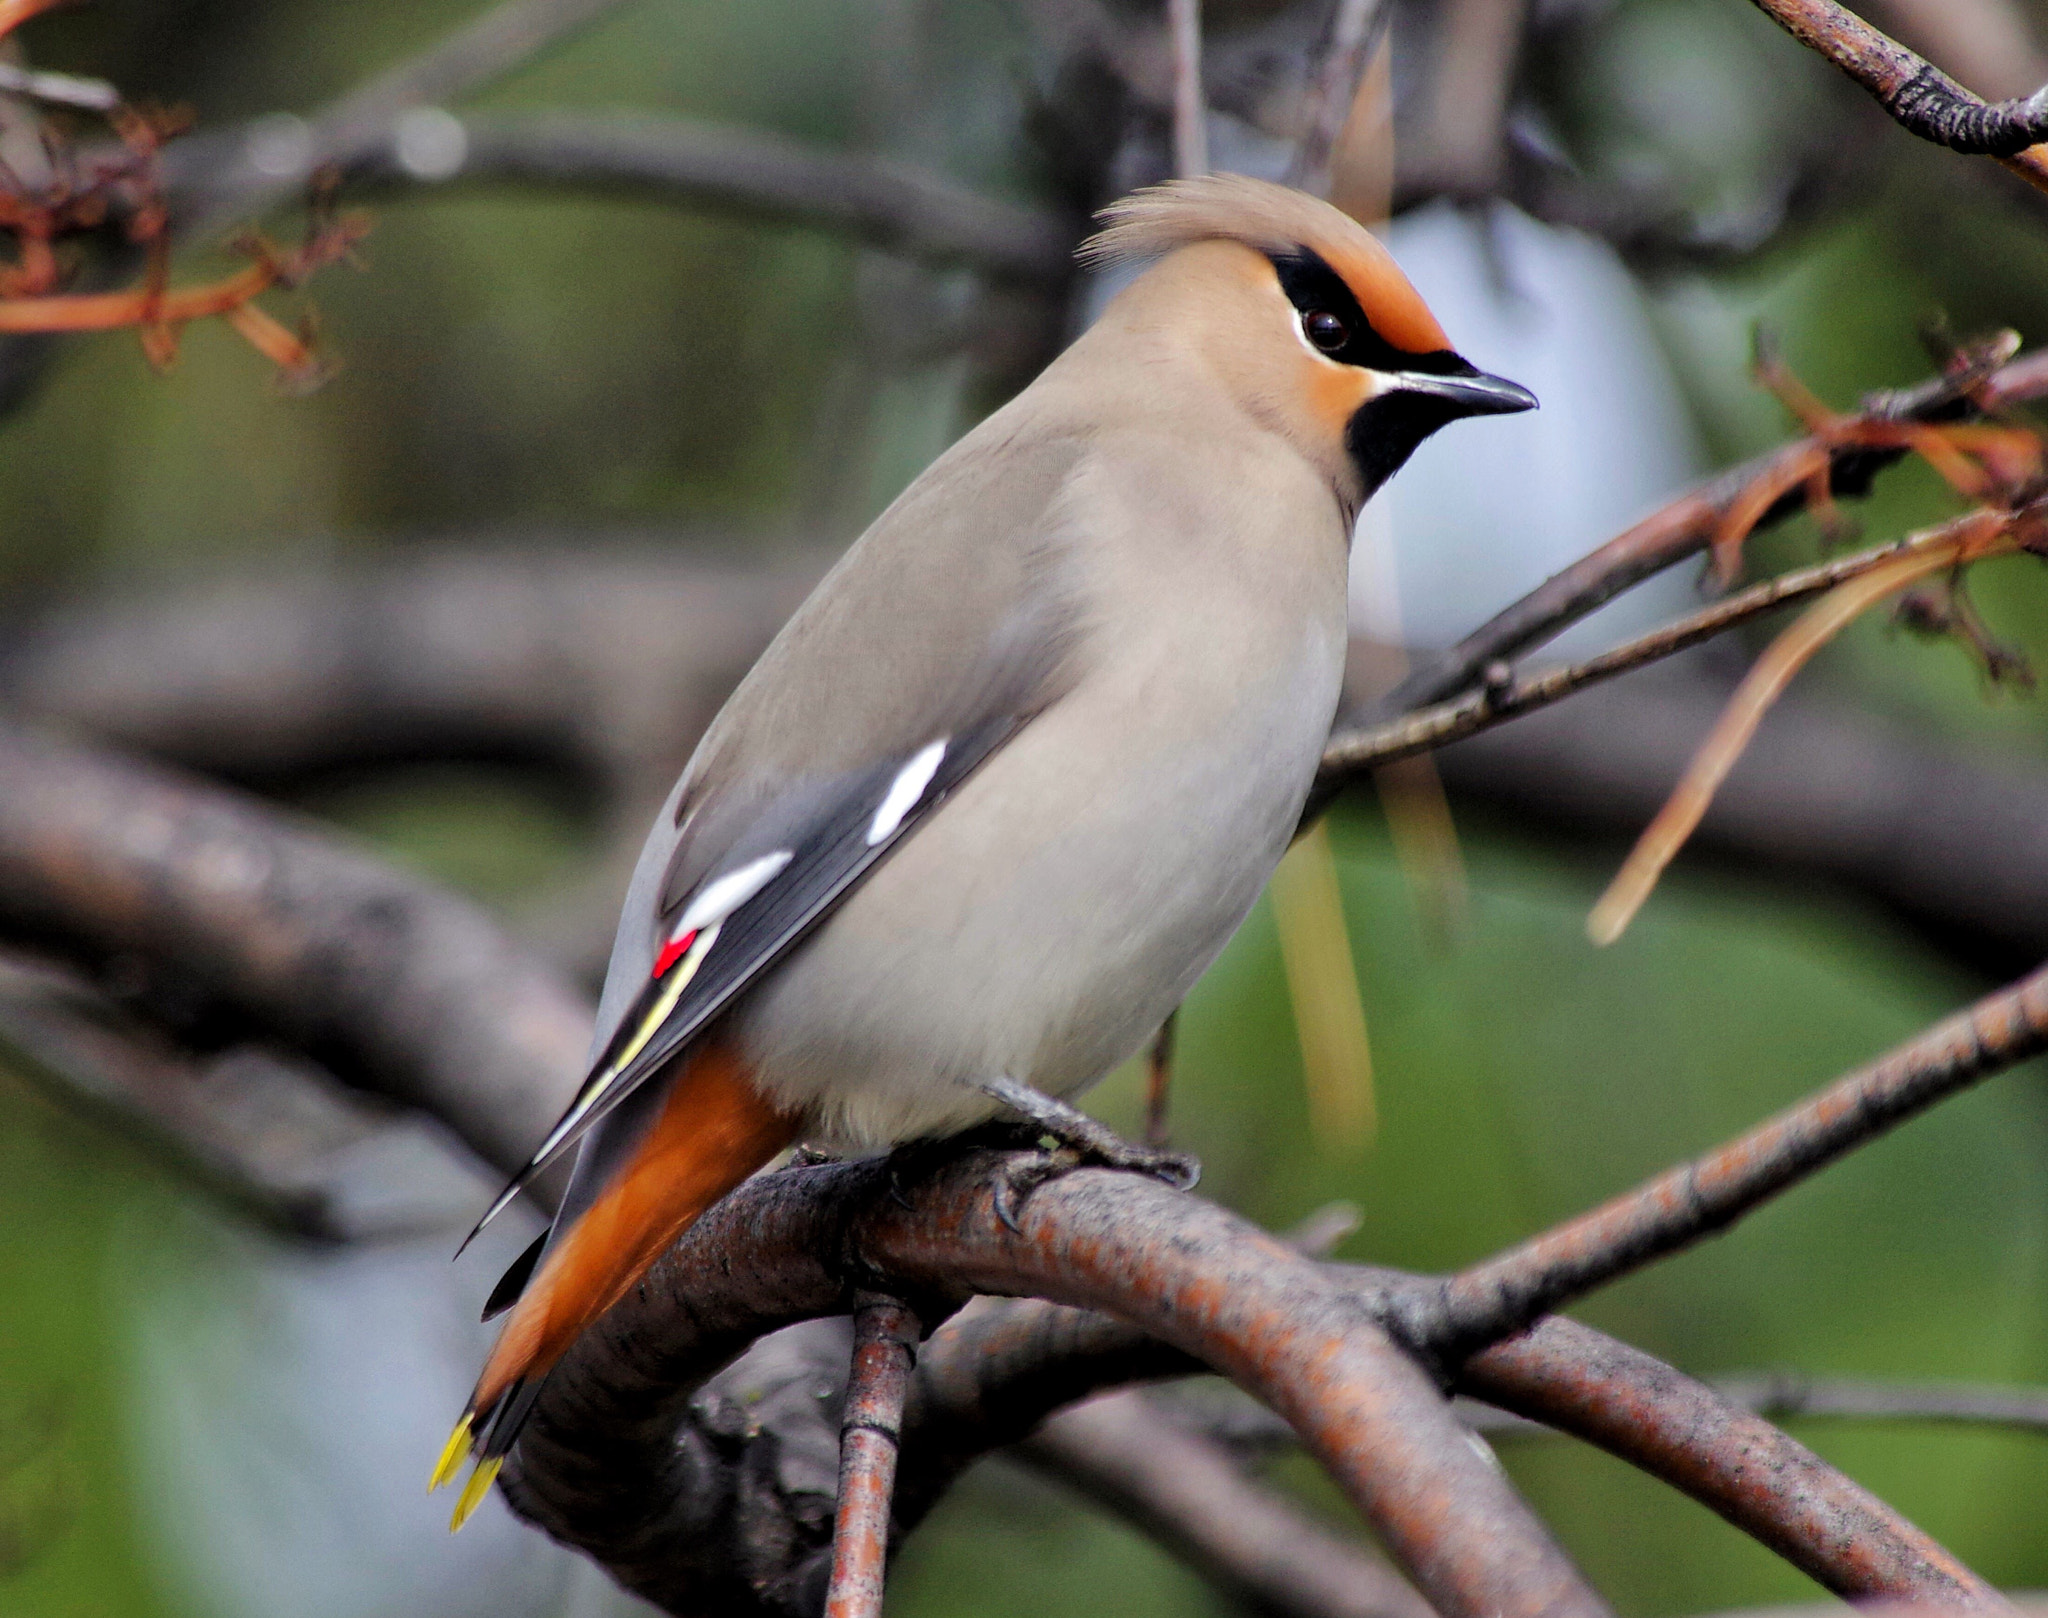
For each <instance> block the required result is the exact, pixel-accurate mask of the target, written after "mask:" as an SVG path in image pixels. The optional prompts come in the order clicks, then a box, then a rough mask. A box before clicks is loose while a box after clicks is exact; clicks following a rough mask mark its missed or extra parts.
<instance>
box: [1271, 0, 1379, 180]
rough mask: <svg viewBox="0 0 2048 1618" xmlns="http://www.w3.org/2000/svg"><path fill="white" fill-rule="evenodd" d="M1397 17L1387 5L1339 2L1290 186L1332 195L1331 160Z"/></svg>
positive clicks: (1349, 0)
mask: <svg viewBox="0 0 2048 1618" xmlns="http://www.w3.org/2000/svg"><path fill="white" fill-rule="evenodd" d="M1392 15H1393V7H1392V6H1391V5H1389V4H1388V3H1387V0H1337V13H1336V15H1335V16H1334V17H1332V18H1331V19H1330V42H1329V44H1328V46H1327V47H1325V49H1324V51H1323V59H1322V61H1321V62H1320V63H1319V64H1318V66H1317V70H1316V75H1315V78H1314V80H1313V81H1312V82H1311V85H1310V89H1309V96H1308V107H1307V115H1306V117H1304V119H1303V120H1302V132H1301V140H1300V142H1299V143H1298V144H1297V145H1296V147H1295V151H1294V163H1293V166H1292V168H1291V170H1290V172H1289V181H1290V183H1291V184H1294V185H1298V186H1300V187H1302V188H1303V189H1304V190H1309V191H1314V192H1316V193H1317V194H1318V195H1321V194H1322V193H1323V192H1324V191H1325V190H1327V189H1328V184H1329V178H1330V175H1329V169H1330V158H1331V154H1332V153H1334V152H1335V151H1336V149H1337V138H1338V137H1339V136H1340V135H1342V134H1343V132H1344V123H1345V120H1346V119H1347V118H1349V117H1350V116H1351V109H1352V105H1353V103H1354V102H1356V100H1357V99H1358V89H1359V84H1360V80H1361V78H1362V76H1363V74H1364V73H1365V70H1366V67H1367V65H1368V64H1369V63H1370V62H1371V60H1372V55H1373V50H1374V48H1375V46H1376V44H1377V42H1378V41H1379V39H1380V38H1381V36H1382V35H1383V34H1384V33H1385V27H1386V23H1387V20H1388V19H1389V18H1390V17H1391V16H1392Z"/></svg>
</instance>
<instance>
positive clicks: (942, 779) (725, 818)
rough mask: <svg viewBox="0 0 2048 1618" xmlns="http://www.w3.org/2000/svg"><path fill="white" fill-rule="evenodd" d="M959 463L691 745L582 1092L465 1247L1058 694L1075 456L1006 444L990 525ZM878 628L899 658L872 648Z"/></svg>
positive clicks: (911, 506)
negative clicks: (1052, 541)
mask: <svg viewBox="0 0 2048 1618" xmlns="http://www.w3.org/2000/svg"><path fill="white" fill-rule="evenodd" d="M987 425H988V424H984V426H987ZM974 447H975V446H974V442H973V437H972V436H970V439H969V440H964V441H963V442H962V444H961V445H959V446H956V449H955V451H954V452H953V453H952V454H950V455H949V456H948V457H947V458H946V460H945V461H942V462H941V463H939V465H937V466H935V467H934V468H933V471H932V473H928V474H927V477H926V479H923V480H920V485H919V486H913V489H912V490H911V491H910V492H909V493H908V494H906V496H905V498H904V501H902V502H899V506H898V507H897V508H892V512H891V513H885V514H884V516H883V517H882V518H881V519H879V520H878V521H877V523H876V525H875V528H874V529H871V530H870V531H869V533H868V534H867V535H866V536H864V538H863V539H862V541H861V544H860V545H859V546H857V547H856V549H855V551H854V553H851V554H850V555H849V556H848V558H847V559H846V562H844V563H842V565H841V568H840V569H839V570H837V572H836V573H835V575H834V577H833V578H831V579H828V580H827V583H826V585H825V586H823V587H821V589H820V591H819V593H818V595H817V596H815V597H814V598H813V601H812V602H811V603H807V604H806V607H805V608H804V609H803V610H802V611H800V612H799V613H798V615H797V617H796V618H795V619H793V620H792V621H791V623H790V625H789V626H787V627H786V628H785V630H784V632H783V634H782V635H781V636H779V637H778V639H777V642H776V644H775V645H774V646H772V647H771V648H770V649H769V651H768V652H767V653H765V654H764V655H763V657H762V659H761V662H760V663H759V664H758V665H757V666H756V668H755V670H754V671H753V673H751V674H750V675H749V676H748V679H747V680H746V681H745V682H743V683H742V685H741V688H740V689H739V691H737V692H736V693H735V694H734V697H733V699H732V701H731V702H730V703H729V704H728V706H727V708H726V710H725V711H724V712H722V713H721V715H720V716H719V719H718V721H716V722H715V723H714V725H713V727H712V730H711V731H710V732H709V733H707V735H706V736H705V738H704V741H703V743H701V744H700V746H699V749H698V753H697V756H696V757H695V758H694V759H693V760H692V761H691V765H690V767H689V769H688V770H686V771H685V772H684V777H683V780H682V781H681V782H680V783H679V784H678V788H677V795H676V797H675V798H674V799H673V800H672V808H671V810H670V811H669V812H668V813H666V814H664V815H663V817H662V819H661V822H660V823H659V824H658V825H657V827H656V831H655V834H654V836H653V837H652V838H650V841H649V845H648V848H647V851H646V852H645V853H644V854H643V855H642V861H641V870H640V871H639V872H638V873H636V876H635V879H634V884H633V889H634V891H633V892H632V893H630V894H629V896H628V900H627V905H626V914H625V916H624V918H623V919H622V922H621V926H620V943H619V946H618V948H617V949H616V950H615V951H614V954H613V960H612V969H611V975H610V977H609V978H608V980H607V982H606V986H605V1001H606V1006H605V1009H604V1011H603V1013H602V1021H601V1024H600V1027H601V1030H602V1031H603V1044H602V1045H601V1046H600V1047H599V1048H598V1050H597V1053H596V1057H595V1060H594V1061H593V1063H592V1067H591V1071H590V1074H589V1076H588V1077H587V1078H586V1079H585V1081H584V1083H583V1086H582V1088H581V1089H580V1090H579V1091H578V1092H577V1095H576V1098H575V1100H574V1101H573V1102H571V1103H570V1105H569V1108H568V1110H567V1111H566V1112H564V1113H563V1115H562V1117H561V1119H560V1121H559V1122H558V1123H557V1124H556V1125H555V1127H554V1128H553V1129H552V1130H550V1131H549V1132H548V1136H547V1138H546V1139H545V1140H544V1141H542V1142H541V1144H540V1146H539V1148H538V1149H537V1150H536V1151H535V1152H534V1154H533V1157H532V1158H531V1159H530V1160H529V1161H528V1163H527V1165H526V1167H525V1168H523V1169H522V1170H521V1171H520V1172H519V1173H518V1174H517V1175H516V1176H515V1177H514V1178H513V1179H512V1181H511V1182H510V1183H509V1184H508V1185H507V1186H506V1187H505V1189H504V1191H503V1192H502V1193H500V1195H499V1197H498V1198H497V1200H496V1201H495V1202H494V1203H493V1204H492V1205H491V1207H490V1209H489V1211H488V1212H486V1213H485V1215H484V1217H483V1218H482V1219H481V1220H479V1221H478V1223H477V1227H476V1229H477V1230H478V1231H480V1230H482V1229H483V1227H484V1226H485V1225H486V1224H488V1223H489V1222H490V1221H491V1220H492V1219H494V1218H495V1217H496V1216H497V1215H498V1213H499V1212H500V1211H502V1210H503V1209H504V1208H505V1207H506V1206H507V1205H508V1204H509V1203H510V1202H511V1201H512V1199H513V1198H514V1197H516V1196H517V1195H518V1193H519V1192H520V1191H521V1190H522V1189H523V1188H524V1187H525V1186H526V1185H527V1184H529V1183H530V1182H531V1181H532V1179H533V1178H534V1176H535V1175H537V1174H538V1173H540V1172H541V1171H542V1170H543V1169H545V1168H546V1167H547V1166H548V1165H549V1164H550V1163H552V1162H554V1161H555V1160H556V1159H557V1158H558V1157H560V1156H561V1155H562V1154H563V1153H564V1152H566V1151H567V1150H568V1149H569V1148H570V1147H571V1146H573V1145H574V1144H575V1143H576V1142H577V1141H578V1140H579V1139H581V1138H582V1137H583V1136H584V1135H585V1134H586V1133H587V1132H588V1131H589V1130H590V1128H591V1127H592V1126H593V1125H594V1124H596V1123H597V1122H598V1121H599V1120H601V1119H603V1118H605V1117H606V1116H607V1115H609V1114H610V1113H612V1111H613V1110H614V1109H615V1108H617V1107H618V1106H619V1105H620V1104H621V1103H622V1102H624V1101H625V1100H626V1099H627V1098H628V1097H629V1096H631V1095H632V1094H633V1093H634V1092H635V1091H636V1090H637V1089H638V1088H639V1087H640V1086H642V1085H643V1084H644V1083H645V1082H646V1081H647V1080H648V1079H649V1078H650V1077H651V1076H653V1075H654V1074H656V1073H657V1072H659V1071H661V1069H662V1068H663V1067H664V1066H665V1065H666V1064H667V1063H668V1062H669V1061H670V1060H671V1059H672V1058H673V1057H674V1056H675V1055H676V1053H677V1052H678V1051H680V1050H682V1049H683V1048H684V1047H685V1046H686V1045H687V1044H688V1043H689V1042H690V1041H691V1040H692V1039H694V1038H696V1037H697V1036H698V1035H699V1034H701V1033H702V1032H703V1031H704V1030H705V1028H706V1027H707V1026H708V1025H709V1024H710V1023H711V1022H712V1020H713V1019H714V1018H716V1017H717V1016H718V1015H719V1014H720V1013H721V1012H723V1011H724V1010H726V1009H727V1008H728V1007H729V1006H730V1005H731V1004H732V1003H733V1001H734V1000H735V999H736V998H737V997H738V996H739V995H741V994H742V993H744V992H745V991H746V989H747V988H748V987H750V986H751V985H752V984H753V983H755V982H756V981H758V980H759V978H760V977H761V975H762V974H763V973H765V972H767V971H768V970H769V969H771V968H772V967H773V966H774V965H775V963H776V962H777V961H779V960H781V959H782V957H783V956H784V955H786V954H787V953H788V952H789V950H790V949H792V948H793V947H794V946H795V945H796V944H797V943H799V942H800V941H801V940H802V939H803V937H804V936H805V935H806V934H807V933H808V932H810V931H811V929H813V928H814V927H816V926H817V925H818V924H819V923H820V922H822V921H823V920H824V919H825V918H826V917H827V916H829V915H830V913H831V912H832V909H833V908H834V906H836V905H837V904H839V903H840V902H841V901H843V900H844V899H845V898H846V896H847V895H848V894H849V893H851V892H852V891H853V889H854V888H855V887H856V886H857V885H858V884H859V883H860V881H861V879H862V878H863V877H864V876H866V875H867V874H868V873H869V872H870V871H872V870H873V869H874V868H875V866H876V865H877V864H878V863H880V862H881V861H882V860H884V859H886V858H887V857H888V855H889V852H890V850H891V849H892V848H894V847H896V846H897V845H898V844H900V843H901V841H902V840H903V839H904V838H906V837H908V836H910V835H912V834H913V833H914V832H915V831H916V829H917V827H918V826H919V825H920V824H921V823H922V822H923V821H924V819H925V818H926V817H927V816H929V815H930V814H931V813H932V812H933V811H934V810H936V809H937V808H938V807H939V806H940V805H941V804H942V803H944V802H945V800H946V798H947V797H948V796H949V795H950V794H951V793H952V792H953V791H955V790H956V789H957V788H958V787H959V786H960V785H961V783H962V782H964V781H965V780H966V779H967V778H968V777H969V776H970V775H972V774H973V773H974V771H975V770H977V769H978V768H979V767H980V766H981V765H982V764H983V763H985V762H986V761H987V760H988V759H989V757H990V756H991V755H993V754H994V753H995V752H996V750H997V749H999V748H1000V747H1002V746H1003V745H1004V743H1005V742H1007V741H1008V740H1009V739H1010V738H1011V737H1012V736H1014V735H1015V734H1016V733H1017V731H1018V730H1019V729H1020V728H1021V727H1022V726H1024V725H1025V724H1027V723H1029V722H1030V720H1031V718H1032V717H1033V716H1034V715H1035V714H1036V713H1037V712H1039V711H1040V710H1041V709H1042V708H1043V707H1044V706H1045V705H1046V704H1047V703H1048V702H1049V701H1051V700H1052V699H1053V698H1054V696H1056V694H1057V692H1058V691H1059V690H1060V689H1062V680H1061V675H1060V670H1061V667H1062V665H1063V664H1064V662H1065V661H1066V658H1067V652H1068V648H1069V644H1070V634H1069V630H1070V628H1071V626H1070V624H1069V623H1068V615H1067V614H1066V613H1065V612H1064V610H1063V609H1062V606H1061V603H1060V593H1059V590H1058V587H1057V578H1056V569H1048V568H1047V566H1046V565H1045V559H1046V555H1047V550H1046V547H1044V546H1042V545H1039V544H1036V543H1033V542H1032V540H1033V537H1034V536H1039V535H1042V534H1043V532H1044V528H1045V525H1046V523H1047V521H1048V520H1049V519H1048V512H1049V511H1050V509H1051V507H1052V506H1053V505H1054V504H1055V501H1056V496H1057V491H1058V488H1059V486H1060V485H1061V483H1062V482H1063V481H1064V479H1065V474H1066V471H1067V470H1068V469H1070V468H1071V466H1072V465H1073V464H1074V460H1075V452H1074V450H1073V449H1072V447H1071V446H1065V445H1057V444H1055V445H1048V446H1045V450H1046V452H1045V453H1042V454H1032V453H1030V452H1029V448H1028V446H1027V447H1026V451H1025V453H1023V454H1021V455H1020V454H1019V452H1018V446H1017V444H1016V440H1015V439H1014V438H1012V439H1010V440H1008V443H1007V448H1008V452H1009V453H1008V457H1007V459H1008V469H1007V470H1008V475H1007V476H1006V478H1005V479H1004V487H1003V488H1002V490H1001V493H1002V494H1004V495H1007V496H1008V499H1009V501H1010V502H1014V503H1015V505H1016V506H1021V507H1023V508H1024V509H1012V510H1009V511H991V510H990V509H989V508H990V504H991V502H990V499H989V495H990V493H991V490H990V487H989V483H988V480H987V479H986V478H985V477H984V476H981V475H978V474H979V473H980V472H981V471H982V469H981V468H980V467H978V466H977V465H976V464H975V462H976V459H977V457H975V456H974V455H973V454H972V451H973V449H974ZM963 451H965V452H968V453H967V454H964V455H963V454H962V452H963ZM963 461H964V462H965V465H962V464H960V463H961V462H963ZM948 462H952V463H954V464H953V465H951V466H950V467H949V466H948V464H947V463H948ZM949 494H950V495H951V496H952V497H950V498H949V497H948V496H949ZM892 518H893V519H894V520H892ZM1006 519H1007V521H1006ZM1020 535H1021V536H1023V537H1022V539H1021V540H1020V538H1019V536H1020ZM912 566H914V567H916V568H918V569H925V570H932V576H934V577H936V578H938V579H941V580H944V581H946V584H945V588H943V589H942V590H941V591H939V592H938V593H937V594H936V596H928V597H927V598H926V601H925V604H924V606H923V607H922V608H921V609H920V610H918V611H916V612H909V611H907V610H906V609H905V608H904V607H903V605H902V603H901V600H900V594H901V591H902V587H903V579H904V576H905V571H906V568H907V567H912ZM892 622H893V625H894V628H895V631H896V632H897V633H898V634H900V635H902V636H904V637H910V639H906V640H905V641H902V642H897V641H894V640H891V639H889V638H888V636H887V634H886V632H885V633H884V634H883V637H882V641H881V643H879V644H878V639H877V635H878V625H888V624H891V623H892ZM892 654H895V655H892ZM793 695H801V697H802V699H803V700H802V701H801V702H800V703H793V702H792V700H791V699H792V696H793ZM849 738H852V740H851V741H850V740H849ZM471 1235H472V1237H473V1236H474V1235H475V1232H474V1231H473V1232H472V1233H471Z"/></svg>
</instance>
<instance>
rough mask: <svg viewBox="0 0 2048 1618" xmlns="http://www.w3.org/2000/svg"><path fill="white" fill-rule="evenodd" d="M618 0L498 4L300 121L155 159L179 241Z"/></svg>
mask: <svg viewBox="0 0 2048 1618" xmlns="http://www.w3.org/2000/svg"><path fill="white" fill-rule="evenodd" d="M619 3H620V0H500V3H499V4H498V5H495V6H493V7H491V8H490V9H489V10H487V11H484V12H482V13H480V14H479V15H478V16H477V17H475V18H474V19H472V20H471V21H470V22H468V23H466V24H465V25H464V26H462V27H461V28H458V29H456V30H455V31H454V32H453V33H451V34H449V35H447V36H445V37H444V38H443V39H441V40H440V41H439V42H438V43H436V44H435V45H433V46H431V47H430V48H429V49H427V50H425V51H423V52H421V53H420V54H419V55H417V56H414V57H410V58H408V59H407V60H405V61H403V62H400V63H398V64H396V65H395V66H392V67H389V68H386V69H385V70H384V71H383V72H382V73H379V74H376V75H374V76H373V77H371V78H369V79H366V80H365V81H364V82H363V83H361V84H360V85H358V86H356V88H355V89H353V90H351V91H349V92H348V93H347V94H346V95H343V96H341V97H340V98H338V99H337V100H335V101H331V102H329V103H328V104H327V106H325V107H324V108H322V109H321V110H320V111H319V112H317V113H315V114H314V115H313V116H312V117H311V118H310V119H307V120H304V121H297V120H288V121H287V122H285V123H283V124H279V123H277V122H275V121H270V122H267V123H259V124H258V125H251V126H247V127H245V128H242V129H231V130H227V131H221V132H210V133H207V134H205V135H203V136H190V137H187V138H186V139H185V140H182V141H178V142H175V143H173V144H172V145H171V146H170V147H169V148H167V149H166V150H165V152H164V154H163V165H164V181H165V186H166V189H167V190H168V192H169V193H170V195H171V197H172V202H173V209H172V214H173V224H174V229H175V230H176V231H177V233H178V234H179V235H181V236H187V237H190V236H207V235H211V234H213V233H214V232H215V231H218V230H220V229H222V228H224V227H225V226H227V225H229V224H232V223H234V222H235V221H236V220H238V219H244V218H248V217H251V216H253V215H256V214H259V213H261V212H263V211H264V210H265V209H266V208H270V207H273V206H275V205H276V204H277V203H279V202H283V201H287V200H289V199H291V198H292V197H294V196H296V195H298V194H299V193H301V192H303V191H304V190H305V188H306V186H307V184H308V183H309V182H310V181H311V179H312V178H313V176H314V175H315V174H317V173H319V172H320V171H321V170H322V169H324V168H329V167H333V168H339V169H348V168H350V167H352V166H354V165H355V164H357V163H360V162H363V161H365V160H367V159H369V158H371V157H372V156H373V155H374V154H375V153H376V152H377V151H378V150H379V149H380V148H381V147H383V146H384V145H385V143H386V142H388V141H389V140H390V138H391V132H392V128H393V126H394V125H395V124H396V122H397V121H398V119H399V118H400V117H401V115H403V114H404V113H406V112H408V111H410V110H412V109H414V108H421V107H436V106H439V105H440V104H441V103H442V102H444V101H453V100H455V99H457V98H458V97H461V96H464V95H470V94H473V93H475V92H476V91H478V90H480V89H482V88H483V87H484V86H485V85H487V84H489V83H491V82H492V81H493V80H494V79H498V78H502V77H503V76H504V75H505V74H507V73H509V72H511V71H513V70H514V69H515V68H519V67H522V66H524V65H525V64H526V63H528V62H530V61H532V60H533V59H534V58H535V57H536V56H538V55H540V54H541V52H543V51H544V50H546V49H547V48H548V47H549V46H551V45H555V44H558V43H559V42H560V41H562V40H563V39H565V38H567V37H568V36H569V35H570V34H573V33H575V32H577V31H578V30H580V29H582V28H585V27H588V26H589V25H590V24H591V23H593V22H595V21H597V19H598V18H600V17H602V16H603V15H604V14H605V13H606V12H609V11H612V10H614V9H616V8H617V6H618V5H619Z"/></svg>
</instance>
